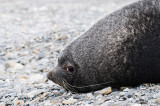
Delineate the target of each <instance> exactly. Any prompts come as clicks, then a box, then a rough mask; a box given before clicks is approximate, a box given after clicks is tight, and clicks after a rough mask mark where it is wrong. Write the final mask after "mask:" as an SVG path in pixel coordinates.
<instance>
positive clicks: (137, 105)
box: [131, 104, 142, 106]
mask: <svg viewBox="0 0 160 106" xmlns="http://www.w3.org/2000/svg"><path fill="white" fill-rule="evenodd" d="M131 106H142V105H141V104H133V105H131Z"/></svg>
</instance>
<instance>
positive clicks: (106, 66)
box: [48, 0, 160, 93]
mask: <svg viewBox="0 0 160 106" xmlns="http://www.w3.org/2000/svg"><path fill="white" fill-rule="evenodd" d="M48 78H49V79H50V80H52V81H53V82H55V83H57V84H59V85H61V86H63V87H64V88H65V89H67V90H70V91H72V92H77V93H84V92H91V91H95V90H99V89H102V88H104V87H107V86H112V87H120V86H137V85H139V84H142V83H159V82H160V0H142V1H138V2H136V3H133V4H131V5H128V6H126V7H124V8H122V9H120V10H118V11H115V12H113V13H111V14H109V15H107V16H105V17H104V18H102V19H101V20H99V21H98V22H97V23H96V24H94V25H93V26H92V27H91V28H90V29H89V30H87V31H86V32H85V33H83V34H82V35H81V36H80V37H78V38H77V39H76V40H74V41H73V42H72V43H70V44H69V45H68V46H66V48H64V50H63V51H62V52H61V54H60V56H59V58H58V64H57V66H56V67H55V68H54V69H53V71H51V72H50V73H49V74H48Z"/></svg>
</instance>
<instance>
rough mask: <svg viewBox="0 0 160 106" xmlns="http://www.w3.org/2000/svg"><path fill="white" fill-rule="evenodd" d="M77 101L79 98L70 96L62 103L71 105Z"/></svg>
mask: <svg viewBox="0 0 160 106" xmlns="http://www.w3.org/2000/svg"><path fill="white" fill-rule="evenodd" d="M75 102H77V99H73V98H69V99H68V100H65V101H63V102H62V103H63V104H65V105H70V104H74V103H75Z"/></svg>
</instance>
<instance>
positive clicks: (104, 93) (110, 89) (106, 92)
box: [101, 87, 112, 95]
mask: <svg viewBox="0 0 160 106" xmlns="http://www.w3.org/2000/svg"><path fill="white" fill-rule="evenodd" d="M111 92H112V88H111V87H108V88H105V89H102V90H101V94H102V95H108V94H109V93H111Z"/></svg>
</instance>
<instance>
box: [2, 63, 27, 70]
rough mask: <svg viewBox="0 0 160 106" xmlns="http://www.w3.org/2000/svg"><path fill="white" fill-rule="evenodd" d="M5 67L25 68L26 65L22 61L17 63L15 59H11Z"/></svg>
mask: <svg viewBox="0 0 160 106" xmlns="http://www.w3.org/2000/svg"><path fill="white" fill-rule="evenodd" d="M5 68H6V70H7V69H9V68H12V69H16V70H20V69H23V68H24V66H23V65H22V64H20V63H16V62H15V61H9V62H7V63H6V64H5Z"/></svg>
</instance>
